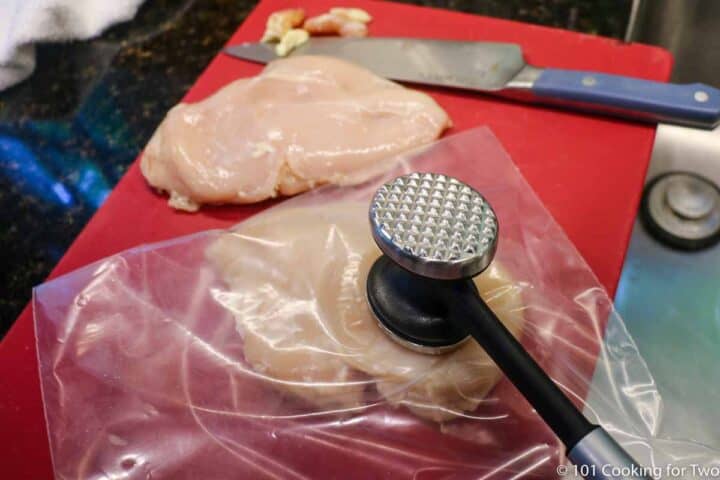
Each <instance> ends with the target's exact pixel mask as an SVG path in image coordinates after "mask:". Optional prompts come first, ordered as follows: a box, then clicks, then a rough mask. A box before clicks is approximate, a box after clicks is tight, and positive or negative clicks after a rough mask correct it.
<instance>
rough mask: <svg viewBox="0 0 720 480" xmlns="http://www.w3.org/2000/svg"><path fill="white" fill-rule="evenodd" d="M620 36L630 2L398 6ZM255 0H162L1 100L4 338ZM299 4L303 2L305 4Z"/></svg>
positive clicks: (40, 70) (424, 0) (50, 63)
mask: <svg viewBox="0 0 720 480" xmlns="http://www.w3.org/2000/svg"><path fill="white" fill-rule="evenodd" d="M401 1H403V3H413V4H420V5H429V6H435V7H443V8H449V9H454V10H460V11H464V12H471V13H478V14H482V15H490V16H496V17H502V18H509V19H514V20H520V21H525V22H532V23H538V24H542V25H549V26H554V27H560V28H567V29H571V30H578V31H583V32H586V33H595V34H599V35H605V36H611V37H616V38H621V37H622V35H623V33H624V29H625V24H626V22H627V18H628V14H629V9H630V0H444V1H443V0H416V1H412V0H401ZM255 3H256V2H254V1H251V0H175V1H173V0H153V1H148V2H146V3H145V5H144V6H143V7H141V9H140V11H139V12H138V14H137V16H136V17H135V18H134V19H133V20H131V21H129V22H126V23H124V24H121V25H118V26H115V27H113V28H111V29H110V30H108V31H107V32H105V33H104V34H103V35H102V36H101V37H100V38H97V39H93V40H89V41H84V42H74V43H68V44H48V45H40V46H39V47H38V56H37V64H38V67H37V69H36V71H35V73H34V74H33V75H32V77H30V79H28V80H27V81H25V82H24V83H21V84H19V85H17V86H15V87H12V88H10V89H8V90H6V91H3V92H0V260H1V262H2V263H1V264H2V270H1V271H0V279H2V280H1V284H2V285H3V286H4V288H3V291H2V295H1V296H0V337H2V335H4V333H5V332H6V331H7V329H8V328H9V327H10V326H11V325H12V322H13V321H14V320H15V318H16V317H17V315H18V314H19V313H20V311H21V310H22V308H23V307H24V306H25V304H26V303H27V302H28V300H29V299H30V296H31V291H32V287H33V286H34V285H36V284H38V283H41V282H42V281H43V279H44V278H45V277H46V276H47V275H48V274H49V273H50V270H51V269H52V268H53V266H54V265H55V264H56V263H57V262H58V260H59V259H60V258H61V257H62V255H63V254H64V252H65V250H66V249H67V248H68V246H69V245H70V244H71V243H72V241H73V239H74V238H75V237H76V236H77V234H78V233H79V232H80V230H81V229H82V228H83V226H84V225H85V223H86V222H87V221H88V220H89V219H90V217H91V216H92V215H93V213H94V212H95V210H97V208H98V207H99V206H100V205H101V204H102V203H103V201H104V199H105V198H106V197H107V195H108V193H109V192H110V190H111V189H112V188H113V187H114V185H115V184H116V183H117V182H118V180H119V179H120V177H121V176H122V175H123V173H124V172H125V171H126V170H127V168H128V166H129V165H130V164H131V163H132V162H133V160H134V159H135V157H136V156H137V154H138V153H139V152H140V150H141V149H142V147H143V146H144V145H145V143H146V142H147V140H148V139H149V138H150V135H151V134H152V132H153V130H154V129H155V127H156V126H157V124H158V123H159V122H160V120H161V119H162V118H163V116H164V115H165V112H166V111H167V110H168V109H169V108H170V107H171V106H173V105H174V104H175V103H177V102H178V101H179V100H180V98H181V97H182V96H183V94H184V93H185V91H187V90H188V88H189V87H190V86H191V85H192V83H193V82H194V80H195V78H196V77H197V76H198V75H199V74H200V72H201V71H202V69H203V68H204V67H205V65H207V63H208V62H209V61H210V59H211V58H212V57H213V56H215V55H216V53H217V52H218V50H219V49H220V48H221V47H222V45H223V44H224V43H225V42H226V41H227V39H228V38H229V37H230V35H231V34H232V33H233V32H234V31H235V30H236V29H237V27H238V25H239V24H240V23H241V22H242V21H243V19H244V18H245V16H246V15H247V14H248V12H249V11H250V10H251V9H252V8H253V7H254V5H255ZM298 3H300V4H301V3H302V2H298Z"/></svg>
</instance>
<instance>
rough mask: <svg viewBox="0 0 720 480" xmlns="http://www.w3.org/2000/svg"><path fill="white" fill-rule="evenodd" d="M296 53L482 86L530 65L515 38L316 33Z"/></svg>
mask: <svg viewBox="0 0 720 480" xmlns="http://www.w3.org/2000/svg"><path fill="white" fill-rule="evenodd" d="M225 52H226V53H229V54H230V55H234V56H238V57H241V58H244V59H246V60H252V61H255V62H261V63H267V62H269V61H271V60H274V59H276V58H277V56H276V55H275V52H274V50H273V48H272V47H271V46H268V45H265V44H262V43H245V44H241V45H235V46H232V47H229V48H227V49H226V50H225ZM378 52H382V55H379V54H378ZM291 55H292V56H294V55H329V56H335V57H339V58H343V59H345V60H348V61H351V62H353V63H357V64H359V65H363V66H364V67H366V68H368V69H370V70H372V71H373V72H374V73H376V74H378V75H381V76H383V77H386V78H390V79H393V80H400V81H406V82H413V83H423V84H426V85H439V86H445V87H457V88H465V89H476V90H483V91H492V90H500V89H503V88H505V86H506V84H507V83H508V82H509V81H510V80H511V79H512V78H514V77H515V75H516V74H517V73H518V72H520V71H521V70H522V68H523V67H524V66H525V61H524V60H523V56H522V50H521V49H520V47H519V46H518V45H515V44H513V43H491V42H460V41H451V40H424V39H414V38H413V39H409V38H344V39H341V38H313V39H311V40H310V41H309V42H307V43H306V44H305V45H303V46H301V47H300V48H298V49H297V50H295V51H294V52H292V53H291Z"/></svg>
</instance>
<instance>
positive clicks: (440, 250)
mask: <svg viewBox="0 0 720 480" xmlns="http://www.w3.org/2000/svg"><path fill="white" fill-rule="evenodd" d="M370 226H371V230H372V235H373V238H374V239H375V242H376V243H377V245H378V246H379V247H380V249H381V250H382V251H383V253H385V256H383V257H380V258H379V259H378V260H377V261H376V262H375V264H374V265H373V266H372V268H371V270H370V273H369V275H368V281H367V296H368V303H369V304H370V307H371V308H372V311H373V313H374V315H375V317H376V318H377V320H378V322H379V324H380V326H381V327H382V328H383V330H385V332H386V333H388V334H389V335H390V337H391V338H392V339H393V340H395V341H397V342H398V343H400V344H401V345H403V346H405V347H407V348H410V349H412V350H415V351H419V352H422V353H430V354H441V353H446V352H448V351H451V350H453V349H455V348H457V347H458V346H460V345H461V344H462V343H463V342H465V341H466V340H467V339H468V338H469V337H468V334H467V332H465V331H464V330H462V329H459V328H458V327H457V326H456V325H458V322H452V321H450V320H452V319H451V318H450V316H451V315H453V314H452V313H451V312H448V311H447V309H446V308H445V305H447V304H448V302H450V301H463V298H466V297H464V296H466V295H475V296H476V295H477V289H476V288H475V284H474V283H473V282H472V280H470V278H471V277H474V276H475V275H478V274H479V273H481V272H482V271H483V270H485V269H486V268H487V267H488V265H489V264H490V262H491V261H492V259H493V256H494V255H495V250H496V247H497V237H498V222H497V217H496V216H495V212H494V211H493V209H492V207H490V204H489V203H488V202H487V200H485V198H484V197H483V196H482V195H480V193H478V192H477V191H476V190H475V189H473V188H472V187H470V186H468V185H466V184H464V183H462V182H460V181H459V180H456V179H454V178H452V177H448V176H446V175H440V174H436V173H411V174H408V175H404V176H402V177H398V178H396V179H394V180H392V181H390V182H388V183H386V184H384V185H383V186H382V187H380V188H379V189H378V191H377V192H376V193H375V196H374V197H373V199H372V201H371V203H370Z"/></svg>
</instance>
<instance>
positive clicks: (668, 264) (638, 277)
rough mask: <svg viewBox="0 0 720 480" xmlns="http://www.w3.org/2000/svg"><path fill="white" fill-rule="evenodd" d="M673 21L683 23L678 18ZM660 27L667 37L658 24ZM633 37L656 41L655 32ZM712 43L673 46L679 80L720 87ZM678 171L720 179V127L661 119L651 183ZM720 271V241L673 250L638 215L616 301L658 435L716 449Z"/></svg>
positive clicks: (699, 11)
mask: <svg viewBox="0 0 720 480" xmlns="http://www.w3.org/2000/svg"><path fill="white" fill-rule="evenodd" d="M669 3H675V5H676V8H680V9H685V8H686V7H685V6H683V5H680V4H683V3H684V2H665V1H658V2H657V4H658V7H659V6H661V5H662V4H669ZM687 3H688V4H691V5H695V8H696V9H695V12H696V15H700V16H702V15H706V14H705V13H703V12H712V11H714V9H716V8H718V7H720V2H716V3H714V4H711V3H713V0H708V1H707V2H704V4H703V5H704V8H699V7H698V4H699V3H703V2H696V1H689V2H687ZM688 6H689V5H688ZM666 20H667V21H673V20H674V21H680V20H679V18H678V17H672V16H671V17H668V18H667V19H666ZM684 21H686V20H683V22H684ZM704 21H707V22H713V23H714V25H715V27H714V28H715V32H717V31H720V15H718V14H715V15H706V18H705V20H704ZM704 28H705V27H702V28H701V30H704ZM677 31H678V32H682V29H680V30H677ZM671 32H672V29H671V30H667V36H666V38H667V39H668V41H669V40H670V39H672V38H673V34H671ZM656 33H657V34H658V37H660V36H665V35H664V34H663V35H660V31H659V30H657V31H656ZM687 33H688V34H690V35H691V36H694V35H696V34H695V33H693V32H692V31H687ZM633 38H636V39H637V38H643V39H644V41H648V42H650V41H652V38H650V37H640V36H638V37H633ZM718 38H720V37H718ZM685 42H686V41H685V40H681V39H680V38H679V37H678V38H676V39H675V40H672V41H670V42H669V43H665V42H664V41H663V42H662V43H660V42H657V43H660V44H664V45H665V46H666V47H667V46H672V45H671V44H675V45H676V46H677V47H680V46H681V45H683V44H685ZM710 44H711V43H705V44H703V43H699V44H696V45H695V46H694V47H693V48H689V49H688V50H684V49H677V48H671V50H674V51H675V52H676V54H677V53H678V52H681V51H685V52H686V53H687V55H689V57H690V58H685V56H684V55H685V54H681V55H683V56H680V57H678V56H677V55H676V64H675V70H674V72H673V78H674V79H675V80H677V81H701V82H703V83H706V84H710V85H715V86H720V58H718V53H720V50H718V49H717V48H716V49H715V53H714V54H713V56H712V57H708V55H709V52H708V51H706V50H707V49H706V48H705V46H706V45H710ZM693 50H696V51H697V52H696V53H697V56H694V54H693V53H691V52H692V51H693ZM688 52H689V53H688ZM703 57H704V58H705V59H706V60H707V59H708V58H709V61H708V63H707V64H706V65H705V67H706V68H702V69H697V70H695V69H693V68H692V63H693V62H694V61H695V60H696V59H700V58H703ZM704 61H705V60H704ZM671 171H688V172H692V173H695V174H697V175H701V176H703V177H705V178H707V179H708V180H710V181H712V182H713V183H714V184H715V185H720V128H716V129H715V130H711V131H706V130H698V129H694V128H686V127H681V126H675V125H665V124H660V125H658V128H657V134H656V137H655V144H654V146H653V151H652V157H651V160H650V166H649V169H648V174H647V178H646V181H647V182H648V183H649V182H652V181H653V180H655V179H656V178H657V177H658V176H659V175H662V174H664V173H667V172H671ZM718 272H720V245H716V246H714V247H711V248H707V249H704V250H700V251H693V252H684V251H679V250H674V249H671V248H669V247H667V246H665V245H663V244H662V243H660V242H659V241H657V240H656V239H655V238H653V237H651V236H650V235H649V234H648V231H647V229H646V228H644V226H643V225H642V224H641V223H640V222H639V221H636V222H635V225H634V228H633V233H632V237H631V240H630V245H629V248H628V252H627V256H626V259H625V264H624V266H623V271H622V274H621V277H620V282H619V284H618V289H617V293H616V295H615V306H616V308H617V310H618V312H619V313H620V315H621V316H622V318H623V319H624V321H625V325H626V327H627V329H628V331H629V333H630V334H631V335H632V337H633V339H634V340H635V342H636V344H637V346H638V349H639V351H640V353H641V354H642V356H643V358H644V359H645V361H646V362H647V364H648V367H649V368H650V371H651V372H652V374H653V378H654V380H655V382H656V385H657V389H658V391H659V393H660V395H661V397H662V405H663V408H662V415H661V416H660V417H658V418H653V419H650V420H649V421H650V422H651V425H652V428H653V430H654V431H655V432H657V435H658V436H659V437H662V436H664V435H670V434H672V436H674V437H675V438H682V439H686V440H689V441H694V442H698V443H702V444H705V445H707V446H709V447H711V448H720V430H719V429H718V428H717V425H718V424H720V409H718V408H716V405H717V399H718V398H720V369H718V368H717V365H718V363H719V362H720V350H719V349H718V345H720V329H719V328H718V325H719V323H718V322H719V319H720V297H719V296H718V292H720V276H718Z"/></svg>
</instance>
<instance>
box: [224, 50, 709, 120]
mask: <svg viewBox="0 0 720 480" xmlns="http://www.w3.org/2000/svg"><path fill="white" fill-rule="evenodd" d="M225 53H227V54H229V55H232V56H234V57H239V58H242V59H245V60H250V61H253V62H259V63H267V62H269V61H271V60H274V59H276V58H278V57H277V56H276V55H275V51H274V46H273V45H268V44H264V43H243V44H240V45H235V46H231V47H228V48H226V49H225ZM291 55H292V56H296V55H328V56H333V57H338V58H342V59H345V60H348V61H351V62H353V63H357V64H359V65H362V66H364V67H366V68H368V69H369V70H371V71H373V72H374V73H376V74H378V75H381V76H383V77H386V78H390V79H393V80H398V81H404V82H411V83H420V84H425V85H438V86H442V87H452V88H461V89H467V90H475V91H481V92H487V93H492V94H497V95H502V96H505V97H512V98H516V99H519V100H524V101H530V102H540V103H548V104H553V105H559V106H563V107H569V108H574V109H581V110H586V111H590V112H595V113H602V114H609V115H615V116H621V117H625V118H630V119H635V120H643V121H649V122H661V121H662V122H666V123H675V124H679V125H686V126H693V127H701V128H708V129H709V128H713V127H715V126H716V125H718V123H720V90H718V89H716V88H713V87H710V86H707V85H704V84H700V83H693V84H682V85H680V84H672V83H663V82H653V81H650V80H642V79H639V78H630V77H623V76H618V75H609V74H605V73H598V72H584V71H578V70H562V69H557V68H539V67H534V66H531V65H528V64H526V63H525V60H524V58H523V54H522V50H521V48H520V46H518V45H515V44H513V43H490V42H462V41H451V40H425V39H412V38H313V39H311V40H310V41H309V42H308V43H306V44H305V45H302V46H301V47H299V48H298V49H297V50H295V51H294V52H292V53H291Z"/></svg>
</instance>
